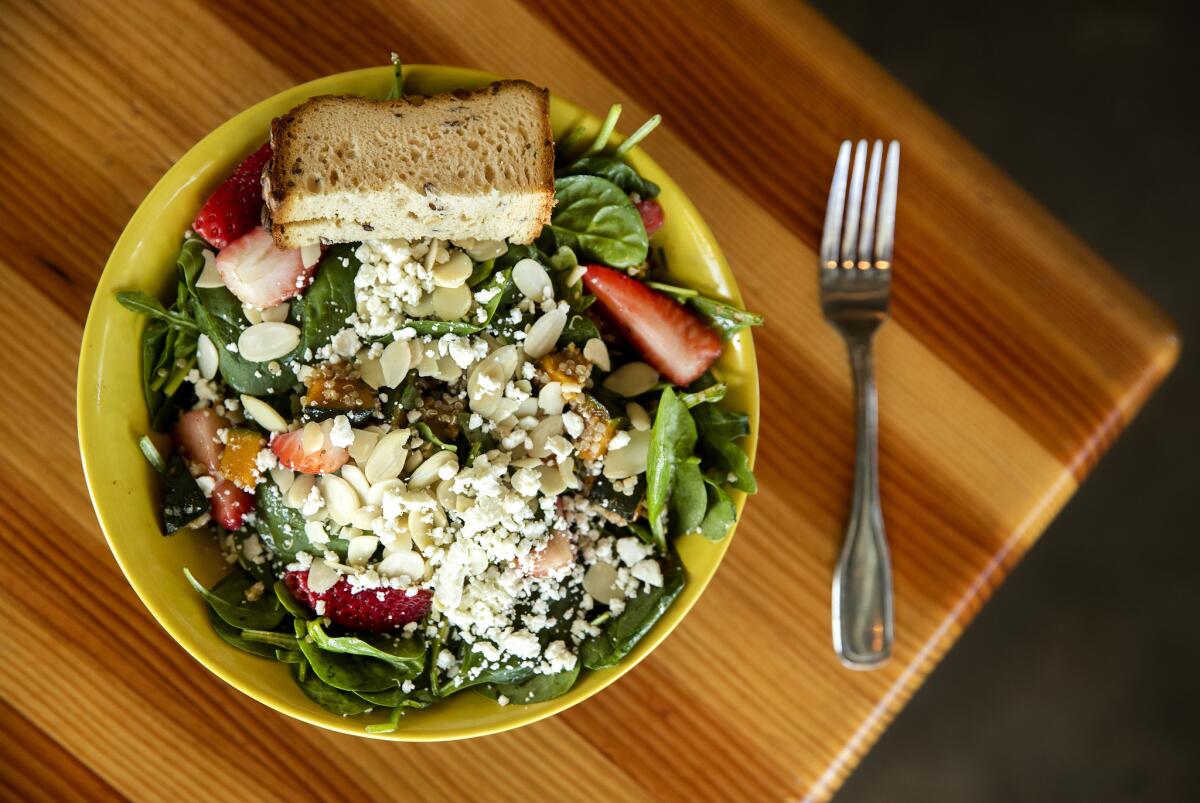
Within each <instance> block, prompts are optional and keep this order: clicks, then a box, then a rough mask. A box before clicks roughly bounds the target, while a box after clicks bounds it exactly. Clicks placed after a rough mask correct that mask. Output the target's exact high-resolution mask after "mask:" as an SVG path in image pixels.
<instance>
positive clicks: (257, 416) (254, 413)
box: [242, 394, 288, 432]
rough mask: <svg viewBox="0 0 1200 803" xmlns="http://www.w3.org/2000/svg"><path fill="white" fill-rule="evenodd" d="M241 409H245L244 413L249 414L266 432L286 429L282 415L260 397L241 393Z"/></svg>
mask: <svg viewBox="0 0 1200 803" xmlns="http://www.w3.org/2000/svg"><path fill="white" fill-rule="evenodd" d="M242 409H243V410H245V411H246V415H248V416H250V420H252V421H253V422H254V423H256V424H258V425H259V426H260V427H262V428H263V429H265V430H266V431H267V432H287V431H288V423H287V421H285V420H284V419H283V416H281V415H280V414H279V413H278V412H277V411H276V410H275V408H274V407H272V406H271V405H269V404H267V403H266V402H265V401H263V400H262V399H259V398H256V397H254V396H247V395H245V394H242Z"/></svg>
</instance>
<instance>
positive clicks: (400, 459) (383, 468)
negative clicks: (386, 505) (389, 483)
mask: <svg viewBox="0 0 1200 803" xmlns="http://www.w3.org/2000/svg"><path fill="white" fill-rule="evenodd" d="M410 434H411V433H410V432H409V430H407V429H397V430H395V431H393V432H389V433H388V434H386V435H384V436H383V437H382V438H380V439H379V443H377V444H375V448H374V449H372V450H371V457H370V459H369V460H367V464H366V466H364V467H363V473H364V474H366V475H367V482H369V483H371V484H372V485H374V484H375V483H377V482H382V481H383V480H391V479H395V478H396V477H399V476H400V472H401V471H403V470H404V461H406V460H407V459H408V449H406V448H404V445H405V444H406V443H408V438H409V435H410Z"/></svg>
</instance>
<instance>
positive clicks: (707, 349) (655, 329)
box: [583, 265, 721, 385]
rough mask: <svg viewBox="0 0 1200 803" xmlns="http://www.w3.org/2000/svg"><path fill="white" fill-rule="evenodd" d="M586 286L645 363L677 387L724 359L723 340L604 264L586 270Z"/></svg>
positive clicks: (672, 301)
mask: <svg viewBox="0 0 1200 803" xmlns="http://www.w3.org/2000/svg"><path fill="white" fill-rule="evenodd" d="M583 283H584V284H585V285H586V286H587V289H588V290H590V291H591V292H592V295H594V296H596V299H597V300H598V301H599V302H600V305H601V306H602V307H603V308H604V310H605V311H607V312H608V313H609V314H610V315H611V316H612V318H613V320H614V321H616V323H617V325H618V326H619V327H620V328H621V331H622V332H623V333H624V335H625V337H626V338H628V339H629V341H630V342H631V343H633V345H634V346H636V347H637V350H638V351H640V352H641V354H642V356H643V357H645V358H646V362H648V363H650V364H651V365H653V366H654V367H655V368H657V369H658V372H659V373H660V374H662V375H663V376H665V377H667V379H670V380H671V381H672V382H674V383H675V384H676V385H686V384H688V383H689V382H694V381H695V380H696V379H698V378H699V377H700V375H701V374H703V373H704V372H705V371H707V370H708V367H709V366H710V365H712V364H713V362H715V361H716V359H717V357H719V356H721V338H719V337H717V334H716V332H714V331H713V330H712V329H709V328H708V327H707V326H705V324H704V321H702V320H701V319H700V318H699V316H697V315H696V314H695V313H694V312H692V311H691V310H689V309H688V308H687V307H685V306H683V305H682V304H680V303H679V302H678V301H676V300H675V299H673V298H671V297H669V296H665V295H663V294H662V293H659V292H658V291H656V290H651V289H650V288H649V287H647V286H646V285H644V284H642V283H641V282H639V281H638V280H637V279H634V278H632V277H630V276H628V275H627V274H624V273H622V272H620V271H616V270H613V269H612V268H606V267H604V266H602V265H588V266H587V272H586V273H584V274H583Z"/></svg>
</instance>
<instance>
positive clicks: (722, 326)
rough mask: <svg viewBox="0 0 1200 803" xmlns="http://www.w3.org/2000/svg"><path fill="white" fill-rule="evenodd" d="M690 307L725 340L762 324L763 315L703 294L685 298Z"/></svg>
mask: <svg viewBox="0 0 1200 803" xmlns="http://www.w3.org/2000/svg"><path fill="white" fill-rule="evenodd" d="M687 303H688V305H689V306H690V307H692V308H693V309H694V310H696V311H697V312H699V313H700V315H701V316H703V317H704V318H705V319H706V320H707V321H708V324H709V325H710V326H712V327H713V328H714V329H716V330H717V331H718V332H720V333H721V337H722V338H724V339H725V340H728V339H729V338H731V337H733V336H734V335H736V334H737V333H738V332H740V331H742V330H743V329H746V328H749V327H751V326H762V324H763V316H762V315H759V314H758V313H757V312H747V311H746V310H743V309H738V308H737V307H735V306H733V305H732V304H726V303H725V302H724V301H716V300H714V299H711V298H705V297H704V296H694V297H692V298H689V299H688V300H687Z"/></svg>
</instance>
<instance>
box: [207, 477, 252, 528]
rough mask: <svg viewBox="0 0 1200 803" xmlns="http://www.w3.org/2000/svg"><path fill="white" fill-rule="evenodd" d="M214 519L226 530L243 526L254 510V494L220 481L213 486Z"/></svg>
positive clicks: (230, 483)
mask: <svg viewBox="0 0 1200 803" xmlns="http://www.w3.org/2000/svg"><path fill="white" fill-rule="evenodd" d="M209 501H210V502H211V503H212V517H213V518H214V519H216V520H217V523H218V524H220V525H221V526H222V527H224V528H225V529H226V530H236V529H237V528H238V527H241V526H242V519H244V518H245V517H246V514H247V513H249V512H250V511H251V510H253V509H254V494H252V493H250V492H249V491H245V490H242V489H241V488H239V487H237V486H236V485H234V484H233V483H232V482H230V481H229V480H218V481H217V484H216V485H214V486H213V490H212V496H211V497H209Z"/></svg>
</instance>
